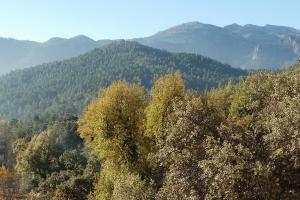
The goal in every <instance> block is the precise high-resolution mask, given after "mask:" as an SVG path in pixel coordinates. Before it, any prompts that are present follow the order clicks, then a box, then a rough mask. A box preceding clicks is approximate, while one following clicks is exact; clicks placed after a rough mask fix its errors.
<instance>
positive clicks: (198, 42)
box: [0, 21, 300, 75]
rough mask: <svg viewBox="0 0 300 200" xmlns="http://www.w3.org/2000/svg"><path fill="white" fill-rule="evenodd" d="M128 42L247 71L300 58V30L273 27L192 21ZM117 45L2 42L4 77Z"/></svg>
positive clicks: (80, 40)
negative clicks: (202, 56)
mask: <svg viewBox="0 0 300 200" xmlns="http://www.w3.org/2000/svg"><path fill="white" fill-rule="evenodd" d="M130 40H131V41H137V42H140V43H141V44H143V45H147V46H151V47H154V48H159V49H163V50H168V51H173V52H188V53H196V54H200V55H204V56H207V57H211V58H213V59H215V60H219V61H220V62H223V63H228V64H230V65H232V66H233V67H235V68H244V69H278V68H283V67H284V66H286V65H290V64H293V63H294V62H295V61H296V60H297V57H298V56H299V55H300V30H298V29H295V28H292V27H286V26H277V25H269V24H266V25H264V26H258V25H253V24H246V25H239V24H236V23H235V24H230V25H227V26H224V27H221V26H215V25H211V24H205V23H201V22H198V21H193V22H187V23H184V24H180V25H177V26H173V27H170V28H168V29H166V30H162V31H159V32H157V33H155V34H153V35H151V36H147V37H142V38H134V39H130ZM113 41H116V40H109V39H107V40H94V39H91V38H89V37H87V36H85V35H77V36H74V37H71V38H68V39H66V38H60V37H53V38H50V39H49V40H47V41H45V42H34V41H29V40H16V39H12V38H1V37H0V75H1V74H3V73H7V72H9V71H11V70H12V69H22V68H25V67H29V66H34V65H38V64H42V63H47V62H51V61H56V60H64V59H68V58H71V57H75V56H78V55H81V54H84V53H87V52H88V51H91V50H92V49H94V48H101V47H103V46H105V45H107V44H109V43H111V42H113Z"/></svg>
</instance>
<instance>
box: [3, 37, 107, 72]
mask: <svg viewBox="0 0 300 200" xmlns="http://www.w3.org/2000/svg"><path fill="white" fill-rule="evenodd" d="M110 42H111V41H110V40H99V41H94V40H92V39H91V38H88V37H86V36H83V35H79V36H76V37H73V38H70V39H64V38H51V39H50V40H48V41H46V42H43V43H39V42H33V41H24V40H15V39H11V38H0V74H3V73H7V72H9V71H11V70H14V69H23V68H26V67H30V66H34V65H38V64H42V63H47V62H52V61H56V60H63V59H67V58H70V57H74V56H78V55H81V54H84V53H86V52H88V51H90V50H92V49H94V48H99V47H102V46H103V45H105V44H108V43H110Z"/></svg>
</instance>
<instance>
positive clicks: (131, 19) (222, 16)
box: [0, 0, 300, 42]
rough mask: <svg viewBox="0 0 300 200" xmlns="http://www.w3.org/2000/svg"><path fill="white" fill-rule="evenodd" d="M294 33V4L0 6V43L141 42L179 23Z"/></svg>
mask: <svg viewBox="0 0 300 200" xmlns="http://www.w3.org/2000/svg"><path fill="white" fill-rule="evenodd" d="M190 21H199V22H202V23H208V24H214V25H218V26H224V25H228V24H232V23H238V24H241V25H244V24H256V25H265V24H272V25H284V26H291V27H295V28H297V29H300V0H0V37H10V38H16V39H22V40H34V41H40V42H42V41H46V40H48V39H49V38H51V37H64V38H70V37H73V36H76V35H86V36H88V37H91V38H93V39H95V40H99V39H121V38H122V39H129V38H136V37H146V36H149V35H152V34H154V33H156V32H158V31H161V30H164V29H167V28H169V27H172V26H175V25H179V24H182V23H185V22H190Z"/></svg>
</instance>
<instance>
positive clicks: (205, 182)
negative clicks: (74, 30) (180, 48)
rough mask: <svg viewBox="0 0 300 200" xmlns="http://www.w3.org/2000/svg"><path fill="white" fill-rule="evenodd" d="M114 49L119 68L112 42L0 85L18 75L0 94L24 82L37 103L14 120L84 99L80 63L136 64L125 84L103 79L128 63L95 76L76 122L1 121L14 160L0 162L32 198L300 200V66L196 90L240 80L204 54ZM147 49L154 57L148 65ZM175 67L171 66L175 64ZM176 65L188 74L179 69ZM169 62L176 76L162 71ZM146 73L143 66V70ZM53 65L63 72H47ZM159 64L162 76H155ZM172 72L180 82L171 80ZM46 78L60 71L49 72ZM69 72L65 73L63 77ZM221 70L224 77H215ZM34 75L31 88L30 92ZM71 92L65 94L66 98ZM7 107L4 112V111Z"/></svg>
mask: <svg viewBox="0 0 300 200" xmlns="http://www.w3.org/2000/svg"><path fill="white" fill-rule="evenodd" d="M127 45H129V46H130V48H128V47H127ZM117 46H118V47H119V48H120V45H117ZM122 46H123V48H124V49H123V51H119V53H117V55H118V58H119V57H120V60H115V59H114V56H116V54H110V52H111V51H115V48H116V44H114V45H112V46H110V47H108V48H107V49H103V50H95V51H94V52H92V53H91V54H87V55H84V56H82V57H80V58H77V59H72V60H69V61H64V62H59V63H52V64H49V65H45V66H41V67H40V68H32V69H28V70H26V71H18V72H15V73H12V74H10V75H9V76H7V77H4V78H3V80H9V79H10V78H11V77H14V79H11V80H14V82H13V81H10V82H8V83H6V84H7V85H6V86H4V87H3V86H1V88H2V89H1V90H2V91H3V90H4V89H5V88H7V87H11V86H13V84H15V85H18V84H19V83H22V84H25V85H23V86H24V87H28V88H29V90H27V93H28V94H27V98H30V97H31V96H32V98H36V101H35V104H32V105H28V104H27V105H26V109H28V110H26V111H25V110H19V113H18V115H21V114H23V113H25V112H29V111H33V108H39V110H40V109H42V108H44V109H45V108H48V107H49V105H51V106H53V105H54V103H53V102H54V99H55V100H59V98H61V100H62V101H65V102H67V100H66V98H67V97H70V98H74V97H75V94H78V93H80V92H81V91H82V90H84V91H85V92H84V93H82V94H88V92H87V91H86V90H88V87H87V86H90V85H89V81H91V82H94V81H95V79H96V78H97V76H98V75H95V71H93V70H92V68H88V69H90V70H86V71H84V70H79V69H80V68H79V67H78V66H82V68H83V69H87V65H85V64H84V62H83V61H82V63H80V60H85V62H87V61H89V60H88V58H91V57H90V56H92V55H93V54H98V53H99V51H100V52H102V54H103V55H106V54H105V52H108V53H107V55H106V57H105V59H104V58H99V59H100V60H101V62H105V61H106V60H107V58H108V57H110V56H111V57H112V59H111V60H110V62H112V60H114V61H115V62H121V61H123V60H122V58H123V56H124V60H131V62H132V63H131V65H128V66H131V68H130V69H132V70H133V71H132V75H131V76H128V75H129V74H130V73H129V72H128V74H127V73H124V74H123V75H122V77H117V76H116V77H117V78H119V79H120V81H113V82H111V77H112V76H113V75H116V74H117V72H120V70H121V71H124V72H125V71H126V70H129V68H126V63H123V62H121V63H119V64H116V65H115V66H119V67H121V66H124V68H121V69H119V68H106V70H105V71H104V70H103V71H101V73H103V76H102V78H101V79H100V81H101V84H99V85H98V86H103V87H102V88H101V89H100V91H99V93H98V96H97V97H95V98H94V99H93V100H92V101H91V102H90V103H89V105H88V106H87V107H86V108H85V109H84V111H83V113H82V114H80V115H79V116H77V115H74V113H73V112H71V113H64V114H53V113H52V114H49V113H47V112H45V113H44V114H43V115H42V116H37V115H36V116H32V117H31V118H30V117H27V118H26V119H20V120H10V121H6V120H2V121H1V129H0V132H1V134H2V135H3V136H6V137H3V138H5V140H6V144H7V147H6V148H5V149H4V150H5V152H6V154H11V155H14V159H11V160H6V161H4V162H3V163H4V165H5V166H6V168H10V167H14V168H15V170H16V173H17V174H19V175H20V176H21V180H20V184H19V187H20V188H19V190H21V191H24V193H26V194H28V196H29V197H30V198H32V199H43V200H44V199H59V200H63V199H97V200H108V199H113V200H123V199H128V200H131V199H132V200H133V199H140V200H143V199H145V200H146V199H147V200H148V199H150V200H151V199H159V200H171V199H172V200H182V199H190V200H192V199H193V200H194V199H205V200H215V199H244V200H247V199H288V200H294V199H295V200H296V199H299V198H300V187H299V185H300V134H299V133H300V65H298V66H294V67H292V68H289V69H286V70H283V71H281V72H257V73H255V74H253V75H250V76H248V77H244V78H243V79H242V80H241V81H240V82H239V83H234V82H229V83H228V84H227V85H225V86H223V87H221V88H215V89H212V90H207V91H204V92H203V93H198V92H195V91H194V90H189V89H191V88H195V89H202V90H203V89H205V88H209V87H211V86H216V85H218V83H219V81H221V82H223V81H225V80H227V78H230V77H232V76H231V75H240V73H238V72H237V71H235V70H233V69H231V68H229V67H228V68H218V67H217V66H219V65H220V64H219V63H217V62H215V61H212V60H209V59H206V58H203V57H200V56H195V55H191V54H169V53H167V52H161V51H157V50H154V49H150V48H145V47H144V46H140V45H137V44H135V43H122ZM141 49H143V51H141ZM125 52H127V53H125ZM146 52H147V55H149V54H150V55H152V56H145V55H146ZM134 53H138V54H139V55H140V56H139V57H135V58H136V59H134V61H132V59H128V56H130V55H132V54H134ZM157 54H159V55H160V54H164V55H163V56H161V57H160V56H159V55H157ZM142 55H144V56H142ZM154 55H155V56H154ZM137 58H138V59H137ZM173 59H176V61H178V63H177V62H176V63H175V62H174V63H173V61H172V60H173ZM180 60H185V62H187V63H189V64H190V65H192V64H195V65H194V66H195V67H194V68H190V69H191V71H190V72H187V71H184V65H182V62H183V61H182V62H181V61H180ZM90 61H91V62H92V63H94V64H92V65H91V66H96V63H101V62H100V61H99V62H96V61H94V60H93V59H91V60H90ZM200 61H201V62H200ZM70 62H74V63H76V62H79V63H78V64H76V65H74V66H75V67H74V71H72V70H70V67H71V65H68V63H70ZM145 62H146V63H145ZM170 62H171V63H173V64H174V67H170V66H172V65H170ZM202 62H206V65H205V66H207V67H206V68H204V67H198V66H202V65H200V63H202ZM87 63H88V62H87ZM139 63H140V64H139ZM151 63H152V64H151ZM154 63H155V64H154ZM166 63H169V64H166ZM197 63H198V64H197ZM108 64H109V63H108ZM127 64H128V63H127ZM142 64H143V66H146V65H149V68H141V67H139V66H141V65H142ZM150 64H151V65H150ZM56 65H58V66H61V67H57V68H55V66H56ZM97 66H99V65H98V64H97ZM100 66H101V65H100ZM109 66H114V65H112V64H111V65H109ZM133 66H135V67H136V68H133ZM155 66H156V67H157V68H159V69H162V71H158V72H160V73H158V72H157V71H155V72H154V69H155ZM158 66H160V67H158ZM180 67H182V68H180ZM97 69H99V68H97ZM177 69H178V70H180V69H181V70H182V74H180V73H179V72H174V71H176V70H177ZM210 69H215V70H214V71H212V70H210ZM225 69H226V70H225ZM52 70H53V71H55V70H61V71H59V73H50V72H51V71H52ZM64 70H66V71H64ZM94 70H96V68H95V69H94ZM109 70H111V71H109ZM139 70H153V71H148V72H147V73H146V74H148V73H149V74H150V75H151V76H149V77H141V76H137V75H139V73H140V71H139ZM192 70H203V71H206V72H207V73H200V74H202V75H203V76H205V77H195V76H198V75H199V73H198V75H197V73H194V72H192ZM32 71H36V72H35V73H32ZM68 71H71V72H72V73H71V74H68V76H69V78H68V79H67V78H66V77H67V76H66V73H67V72H68ZM96 71H97V70H96ZM220 71H222V73H225V72H228V71H229V72H230V73H225V75H224V76H221V78H219V77H216V76H215V75H216V74H218V72H220ZM97 72H99V71H97ZM164 72H170V73H169V74H167V75H163V76H160V77H159V78H156V79H155V81H154V82H153V84H151V83H152V82H151V81H150V79H151V78H153V77H152V75H153V74H163V73H164ZM76 73H78V74H82V76H83V77H86V76H85V75H84V73H90V76H88V77H90V79H80V76H74V75H75V74H76ZM33 74H34V80H35V82H36V84H33V83H32V82H33V81H32V80H33V78H32V77H31V76H33ZM37 74H39V76H37ZM59 74H61V75H60V76H59ZM92 74H94V75H95V76H92ZM142 74H144V73H142ZM205 74H206V75H205ZM241 74H243V73H242V72H241ZM52 75H53V76H54V75H55V76H54V77H55V78H57V80H56V81H58V80H60V81H65V84H64V85H63V86H60V87H61V88H60V87H59V86H58V85H57V84H54V83H53V82H52V85H51V87H53V88H52V89H53V91H55V90H58V92H59V95H58V94H52V95H50V94H49V91H50V88H51V87H50V85H48V87H46V86H47V84H49V82H47V81H46V80H47V77H48V80H55V79H54V77H51V76H52ZM37 77H43V79H37ZM233 77H235V76H233ZM3 80H2V82H1V83H4V81H3ZM42 80H43V81H42ZM71 80H72V82H71ZM204 80H206V81H208V82H204ZM78 81H86V82H83V83H81V84H79V83H78ZM126 81H128V82H126ZM26 83H28V84H26ZM71 83H73V85H71ZM30 84H32V86H30V87H29V85H30ZM41 84H42V85H41ZM151 85H152V86H151ZM96 86H97V84H96V85H94V87H96ZM104 86H106V87H104ZM150 86H151V87H150ZM38 87H41V88H44V89H45V92H46V93H45V94H44V95H45V96H42V95H41V94H39V93H38V92H39V91H42V90H39V88H38ZM56 87H57V88H56ZM67 87H70V89H69V90H66V88H67ZM84 87H86V88H84ZM15 88H18V89H19V90H21V89H22V88H21V87H20V86H19V87H16V86H15ZM72 88H74V89H72ZM92 90H93V89H90V91H92ZM7 93H8V90H7ZM34 93H35V94H37V95H36V96H35V95H34ZM21 94H23V95H24V96H22V95H21ZM71 94H73V96H70V95H71ZM10 95H11V97H13V96H14V95H15V96H14V97H15V98H16V99H17V100H18V101H19V103H20V104H21V102H23V103H24V102H26V101H29V100H28V99H25V94H24V93H20V92H19V93H18V92H17V90H13V92H12V93H11V94H10ZM39 95H40V96H39ZM6 97H9V95H8V94H7V96H6ZM39 98H41V99H39ZM38 99H39V100H38ZM2 100H3V97H2V99H1V101H2ZM42 100H46V103H45V104H46V105H38V103H37V102H39V104H42V103H43V101H42ZM9 101H13V100H12V99H11V98H10V99H9ZM7 102H8V101H7ZM68 102H71V101H68ZM77 102H80V101H77ZM24 105H25V104H24ZM65 105H66V104H64V106H65ZM77 105H80V106H79V107H83V104H77V103H76V101H75V102H74V104H73V105H72V106H77ZM1 106H2V105H1ZM8 106H9V104H8V103H5V104H4V106H2V107H1V109H2V110H4V108H6V107H8ZM30 106H32V107H30ZM9 108H11V107H9ZM21 108H22V107H21V106H19V107H17V109H21ZM24 109H25V106H24ZM14 111H16V110H14ZM64 111H67V110H64ZM46 113H47V114H46ZM7 114H8V116H10V115H11V113H7ZM3 170H4V169H3ZM0 171H1V170H0ZM0 175H1V172H0Z"/></svg>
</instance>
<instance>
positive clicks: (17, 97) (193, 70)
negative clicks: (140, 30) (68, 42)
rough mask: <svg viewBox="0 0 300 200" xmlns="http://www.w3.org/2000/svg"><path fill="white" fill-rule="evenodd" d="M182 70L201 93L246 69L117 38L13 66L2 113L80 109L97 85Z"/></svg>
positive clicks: (3, 85)
mask: <svg viewBox="0 0 300 200" xmlns="http://www.w3.org/2000/svg"><path fill="white" fill-rule="evenodd" d="M177 70H179V71H181V73H182V74H183V77H184V79H185V80H186V85H187V87H188V88H192V89H197V90H199V91H203V90H205V89H208V88H213V87H217V86H218V85H222V84H224V83H226V82H227V81H228V80H230V79H232V80H237V79H238V78H239V77H240V76H243V75H246V72H245V71H243V70H240V69H234V68H231V67H230V66H229V65H224V64H222V63H220V62H217V61H215V60H212V59H209V58H206V57H203V56H200V55H195V54H187V53H169V52H166V51H161V50H158V49H153V48H150V47H146V46H143V45H140V44H138V43H136V42H128V41H119V42H115V43H113V44H110V45H108V46H106V47H103V48H101V49H95V50H93V51H91V52H89V53H86V54H84V55H81V56H79V57H76V58H72V59H69V60H65V61H59V62H52V63H48V64H43V65H39V66H36V67H33V68H28V69H24V70H17V71H14V72H12V73H10V74H8V75H5V76H2V77H0V102H1V104H0V115H3V116H6V117H20V116H26V115H33V114H36V113H49V112H58V111H70V112H73V113H78V112H80V111H81V110H82V108H83V107H84V106H85V105H86V104H87V103H88V102H89V101H90V99H91V98H93V97H94V96H95V95H96V94H97V92H98V90H99V88H100V87H103V86H107V85H109V84H110V83H111V82H112V81H113V80H126V81H129V82H138V83H141V84H142V85H144V86H145V87H146V88H149V87H150V86H151V84H152V81H153V79H154V78H155V77H156V76H158V75H161V74H165V73H169V72H174V71H177Z"/></svg>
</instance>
